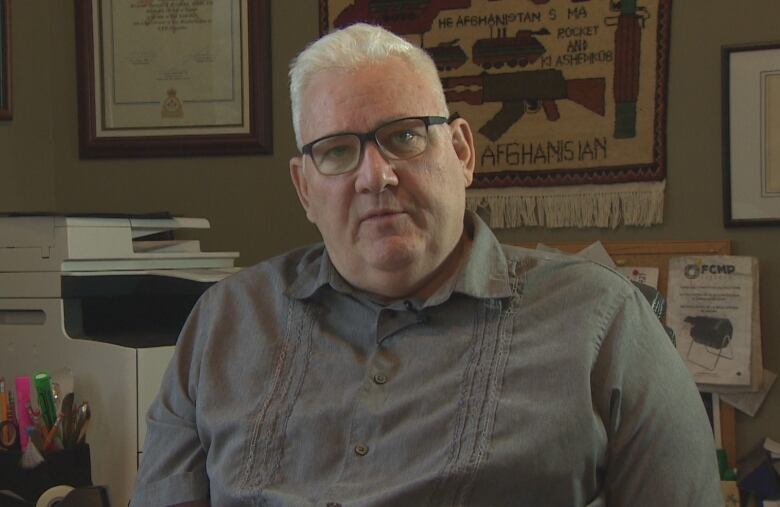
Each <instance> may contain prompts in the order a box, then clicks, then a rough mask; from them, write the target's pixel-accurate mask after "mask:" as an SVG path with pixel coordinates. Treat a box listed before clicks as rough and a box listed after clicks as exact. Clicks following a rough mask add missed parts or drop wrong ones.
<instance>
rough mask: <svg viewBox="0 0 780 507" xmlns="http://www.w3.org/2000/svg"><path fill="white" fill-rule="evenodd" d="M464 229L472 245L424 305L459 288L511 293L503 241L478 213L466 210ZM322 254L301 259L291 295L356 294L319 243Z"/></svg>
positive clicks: (482, 294) (471, 292) (491, 294)
mask: <svg viewBox="0 0 780 507" xmlns="http://www.w3.org/2000/svg"><path fill="white" fill-rule="evenodd" d="M464 229H465V233H466V234H468V235H469V236H471V238H472V242H471V247H470V249H469V251H468V253H467V257H466V260H465V262H464V263H463V265H462V266H461V268H460V270H459V271H458V273H457V274H456V275H455V276H454V277H453V278H452V279H451V280H450V281H449V282H448V283H445V284H444V285H442V287H441V288H439V290H438V291H436V292H435V293H434V294H433V295H432V296H431V297H430V298H429V299H428V301H426V302H425V303H424V304H423V305H422V306H432V305H436V304H439V303H442V302H444V301H446V300H447V299H449V298H450V296H451V295H452V293H454V292H458V293H461V294H465V295H467V296H471V297H475V298H505V297H509V296H511V295H512V290H511V286H510V280H509V274H508V270H507V260H506V256H505V255H504V250H503V248H502V247H501V244H500V243H499V242H498V239H496V237H495V235H494V234H493V232H492V231H491V230H490V228H489V227H488V226H487V225H486V224H485V222H483V221H482V219H481V218H479V216H477V214H475V213H473V212H471V211H466V215H465V217H464ZM318 248H319V249H320V253H319V255H311V256H310V255H307V256H305V257H304V259H303V260H302V261H301V262H302V264H303V265H302V266H299V271H298V276H297V278H296V279H295V281H294V282H293V283H292V284H291V285H290V287H289V288H288V289H287V291H286V293H287V295H288V296H290V297H293V298H296V299H306V298H309V297H311V296H312V295H314V293H315V292H317V290H319V289H320V288H321V287H323V286H325V285H330V286H331V287H332V288H333V289H335V290H336V291H338V292H342V293H346V294H355V293H356V290H355V289H354V288H353V287H352V286H351V285H350V284H349V283H348V282H347V281H346V280H345V279H344V278H343V277H342V276H341V275H340V274H339V272H338V271H337V270H336V268H335V267H334V266H333V263H332V262H331V261H330V257H329V256H328V252H327V250H326V249H325V247H324V246H323V245H322V244H320V245H318Z"/></svg>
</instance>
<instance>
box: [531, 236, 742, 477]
mask: <svg viewBox="0 0 780 507" xmlns="http://www.w3.org/2000/svg"><path fill="white" fill-rule="evenodd" d="M544 244H545V245H546V246H549V247H551V248H555V249H558V250H561V251H563V252H567V253H572V254H573V253H577V252H579V251H580V250H582V249H584V248H586V247H587V246H589V245H591V244H592V242H571V243H544ZM602 245H604V248H605V249H606V250H607V253H609V255H610V257H612V260H613V261H614V262H615V264H617V265H618V266H638V267H655V268H658V271H659V273H658V290H659V291H660V292H661V294H663V295H664V297H665V296H666V287H667V282H668V275H669V273H668V271H669V259H671V258H672V257H680V256H685V255H731V242H730V241H728V240H715V241H613V242H610V241H605V242H602ZM518 246H522V247H525V248H531V249H533V248H536V243H518ZM720 431H721V441H722V447H723V449H725V450H726V454H727V455H728V459H729V466H731V467H736V465H737V445H736V423H735V413H734V407H732V406H731V405H729V404H727V403H724V402H722V401H721V402H720Z"/></svg>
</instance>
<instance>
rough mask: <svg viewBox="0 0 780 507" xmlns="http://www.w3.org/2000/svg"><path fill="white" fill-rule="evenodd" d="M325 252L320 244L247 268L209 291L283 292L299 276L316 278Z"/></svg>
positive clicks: (295, 250) (286, 253)
mask: <svg viewBox="0 0 780 507" xmlns="http://www.w3.org/2000/svg"><path fill="white" fill-rule="evenodd" d="M323 253H324V246H323V244H322V243H316V244H312V245H307V246H304V247H300V248H296V249H294V250H290V251H288V252H285V253H283V254H280V255H276V256H274V257H271V258H269V259H266V260H263V261H260V262H258V263H256V264H254V265H252V266H249V267H246V268H243V269H241V270H240V271H238V272H237V273H235V274H233V275H231V276H229V277H228V278H226V279H224V280H222V281H220V282H219V283H217V284H216V285H215V286H214V287H212V288H211V292H218V293H225V292H236V291H238V292H245V291H257V290H263V291H272V292H271V293H273V294H281V293H284V292H285V291H286V290H287V289H288V288H289V287H290V286H291V285H292V284H293V283H294V282H295V281H296V280H298V279H299V278H300V277H302V276H312V271H314V276H316V273H317V268H318V266H319V263H320V261H321V258H322V255H323Z"/></svg>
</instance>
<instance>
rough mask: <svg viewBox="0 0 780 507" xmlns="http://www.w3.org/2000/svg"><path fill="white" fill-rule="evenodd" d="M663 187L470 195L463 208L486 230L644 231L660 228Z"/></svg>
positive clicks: (516, 190)
mask: <svg viewBox="0 0 780 507" xmlns="http://www.w3.org/2000/svg"><path fill="white" fill-rule="evenodd" d="M665 187H666V183H665V182H664V181H660V182H650V183H618V184H613V185H592V186H588V187H568V188H567V187H544V188H518V187H515V188H508V189H492V188H489V189H475V190H468V192H467V194H466V207H467V208H468V209H470V210H472V211H474V212H476V213H477V214H479V215H480V216H481V217H482V218H483V219H484V220H485V221H486V222H487V223H488V224H489V225H490V226H491V227H493V228H496V229H506V228H511V227H523V226H542V227H550V228H561V227H580V228H581V227H602V228H612V229H614V228H616V227H618V226H619V225H633V226H644V227H649V226H650V225H653V224H660V223H663V218H664V189H665Z"/></svg>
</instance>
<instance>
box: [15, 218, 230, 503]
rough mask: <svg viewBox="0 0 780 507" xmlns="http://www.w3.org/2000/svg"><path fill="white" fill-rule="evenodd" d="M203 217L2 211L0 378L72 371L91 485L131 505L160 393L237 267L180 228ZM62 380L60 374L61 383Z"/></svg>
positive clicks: (201, 225)
mask: <svg viewBox="0 0 780 507" xmlns="http://www.w3.org/2000/svg"><path fill="white" fill-rule="evenodd" d="M208 228H209V222H208V221H207V220H205V219H195V218H175V217H160V218H148V217H134V216H130V215H111V216H74V215H70V216H52V215H2V216H0V376H4V377H5V378H6V379H8V380H9V384H10V385H11V386H12V385H13V378H14V377H16V376H19V375H29V376H32V375H33V374H34V373H36V372H39V371H47V372H49V373H52V372H55V371H57V370H60V369H62V368H69V369H70V370H71V371H72V373H73V379H74V391H75V396H76V401H78V402H81V401H83V400H86V401H88V402H89V404H90V408H91V411H92V420H91V422H90V425H89V430H88V432H87V442H88V443H89V444H90V450H91V457H92V480H93V482H94V483H95V484H98V485H105V486H107V487H108V492H109V496H110V499H111V505H116V506H122V505H127V502H128V500H129V498H130V493H131V488H132V484H133V480H134V479H135V476H136V471H137V466H138V460H139V458H140V453H141V452H142V450H143V449H142V447H143V442H144V437H145V434H146V425H145V415H146V411H147V409H148V407H149V404H150V403H151V401H152V399H153V398H154V397H155V396H156V394H157V390H158V388H159V385H160V380H161V378H162V374H163V371H164V369H165V367H166V366H167V364H168V361H169V360H170V358H171V356H172V354H173V349H174V347H173V345H174V344H175V343H176V338H177V336H178V333H179V330H180V329H181V326H182V324H183V323H184V320H185V319H186V317H187V315H188V314H189V312H190V310H191V308H192V306H193V305H194V303H195V301H196V300H197V298H198V297H199V296H200V295H201V294H202V293H203V292H204V291H205V290H206V289H207V288H208V286H210V285H211V284H213V283H214V282H216V281H218V280H220V279H222V278H224V277H226V276H228V275H229V274H232V273H234V272H236V271H237V270H238V268H235V267H234V265H233V263H234V260H235V259H236V258H237V257H238V253H237V252H201V251H200V244H199V242H198V241H195V240H187V241H182V240H174V239H172V231H175V230H177V229H208ZM54 380H55V381H56V380H57V379H56V378H55V379H54Z"/></svg>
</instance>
